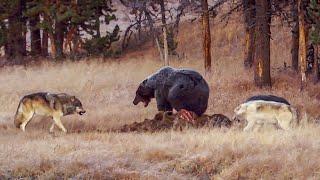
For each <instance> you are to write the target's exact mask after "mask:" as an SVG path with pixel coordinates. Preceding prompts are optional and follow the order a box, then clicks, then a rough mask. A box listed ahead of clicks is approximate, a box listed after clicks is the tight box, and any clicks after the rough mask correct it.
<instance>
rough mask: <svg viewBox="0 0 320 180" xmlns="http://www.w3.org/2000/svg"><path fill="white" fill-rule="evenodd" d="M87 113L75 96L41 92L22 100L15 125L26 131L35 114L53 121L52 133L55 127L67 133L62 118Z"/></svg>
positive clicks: (15, 118)
mask: <svg viewBox="0 0 320 180" xmlns="http://www.w3.org/2000/svg"><path fill="white" fill-rule="evenodd" d="M85 112H86V111H85V110H84V109H83V107H82V104H81V102H80V100H79V99H77V98H76V97H75V96H71V95H68V94H65V93H60V94H51V93H47V92H39V93H34V94H29V95H26V96H24V97H23V98H22V99H21V100H20V102H19V106H18V108H17V111H16V114H15V117H14V124H15V126H16V127H17V128H20V129H21V130H22V131H25V128H26V125H27V124H28V123H29V122H30V120H31V119H32V117H33V116H34V115H35V114H37V115H44V116H49V117H52V119H53V123H52V125H51V127H50V132H53V129H54V126H55V125H57V126H58V127H59V128H60V129H61V130H62V131H63V132H67V130H66V128H65V127H64V126H63V124H62V123H61V119H60V118H61V117H62V116H66V115H70V114H75V113H78V114H79V115H83V114H84V113H85Z"/></svg>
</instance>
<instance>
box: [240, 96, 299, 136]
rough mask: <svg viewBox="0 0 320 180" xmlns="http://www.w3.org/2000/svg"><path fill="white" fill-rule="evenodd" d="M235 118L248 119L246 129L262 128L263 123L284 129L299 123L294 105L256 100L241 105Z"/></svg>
mask: <svg viewBox="0 0 320 180" xmlns="http://www.w3.org/2000/svg"><path fill="white" fill-rule="evenodd" d="M234 113H235V118H238V119H240V120H246V121H247V123H248V124H247V126H246V127H245V128H244V131H251V130H253V129H256V127H257V128H260V127H261V126H262V125H268V124H269V125H270V124H271V125H273V126H276V127H280V128H282V129H284V130H288V129H291V128H292V127H293V126H294V125H296V123H297V121H298V120H297V111H296V109H295V108H293V107H292V106H290V105H288V104H285V103H280V102H274V101H264V100H255V101H249V102H245V103H243V104H241V105H239V106H238V107H237V108H236V109H235V110H234Z"/></svg>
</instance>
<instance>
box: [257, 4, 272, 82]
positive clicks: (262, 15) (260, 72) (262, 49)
mask: <svg viewBox="0 0 320 180" xmlns="http://www.w3.org/2000/svg"><path fill="white" fill-rule="evenodd" d="M256 13H257V16H256V39H255V47H256V48H255V60H254V66H255V67H254V68H255V69H254V80H255V84H256V86H258V87H262V86H271V76H270V35H271V31H270V23H271V4H270V1H269V0H256Z"/></svg>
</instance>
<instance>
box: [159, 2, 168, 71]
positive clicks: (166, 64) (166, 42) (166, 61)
mask: <svg viewBox="0 0 320 180" xmlns="http://www.w3.org/2000/svg"><path fill="white" fill-rule="evenodd" d="M160 8H161V16H162V18H161V20H162V31H163V49H164V65H165V66H169V59H168V55H169V49H168V39H167V23H166V9H165V6H164V0H160Z"/></svg>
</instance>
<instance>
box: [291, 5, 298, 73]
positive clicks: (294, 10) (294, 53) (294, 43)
mask: <svg viewBox="0 0 320 180" xmlns="http://www.w3.org/2000/svg"><path fill="white" fill-rule="evenodd" d="M291 14H292V17H293V27H292V32H291V37H292V40H291V65H292V69H293V70H294V71H296V72H298V67H299V18H298V5H297V0H292V2H291Z"/></svg>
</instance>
